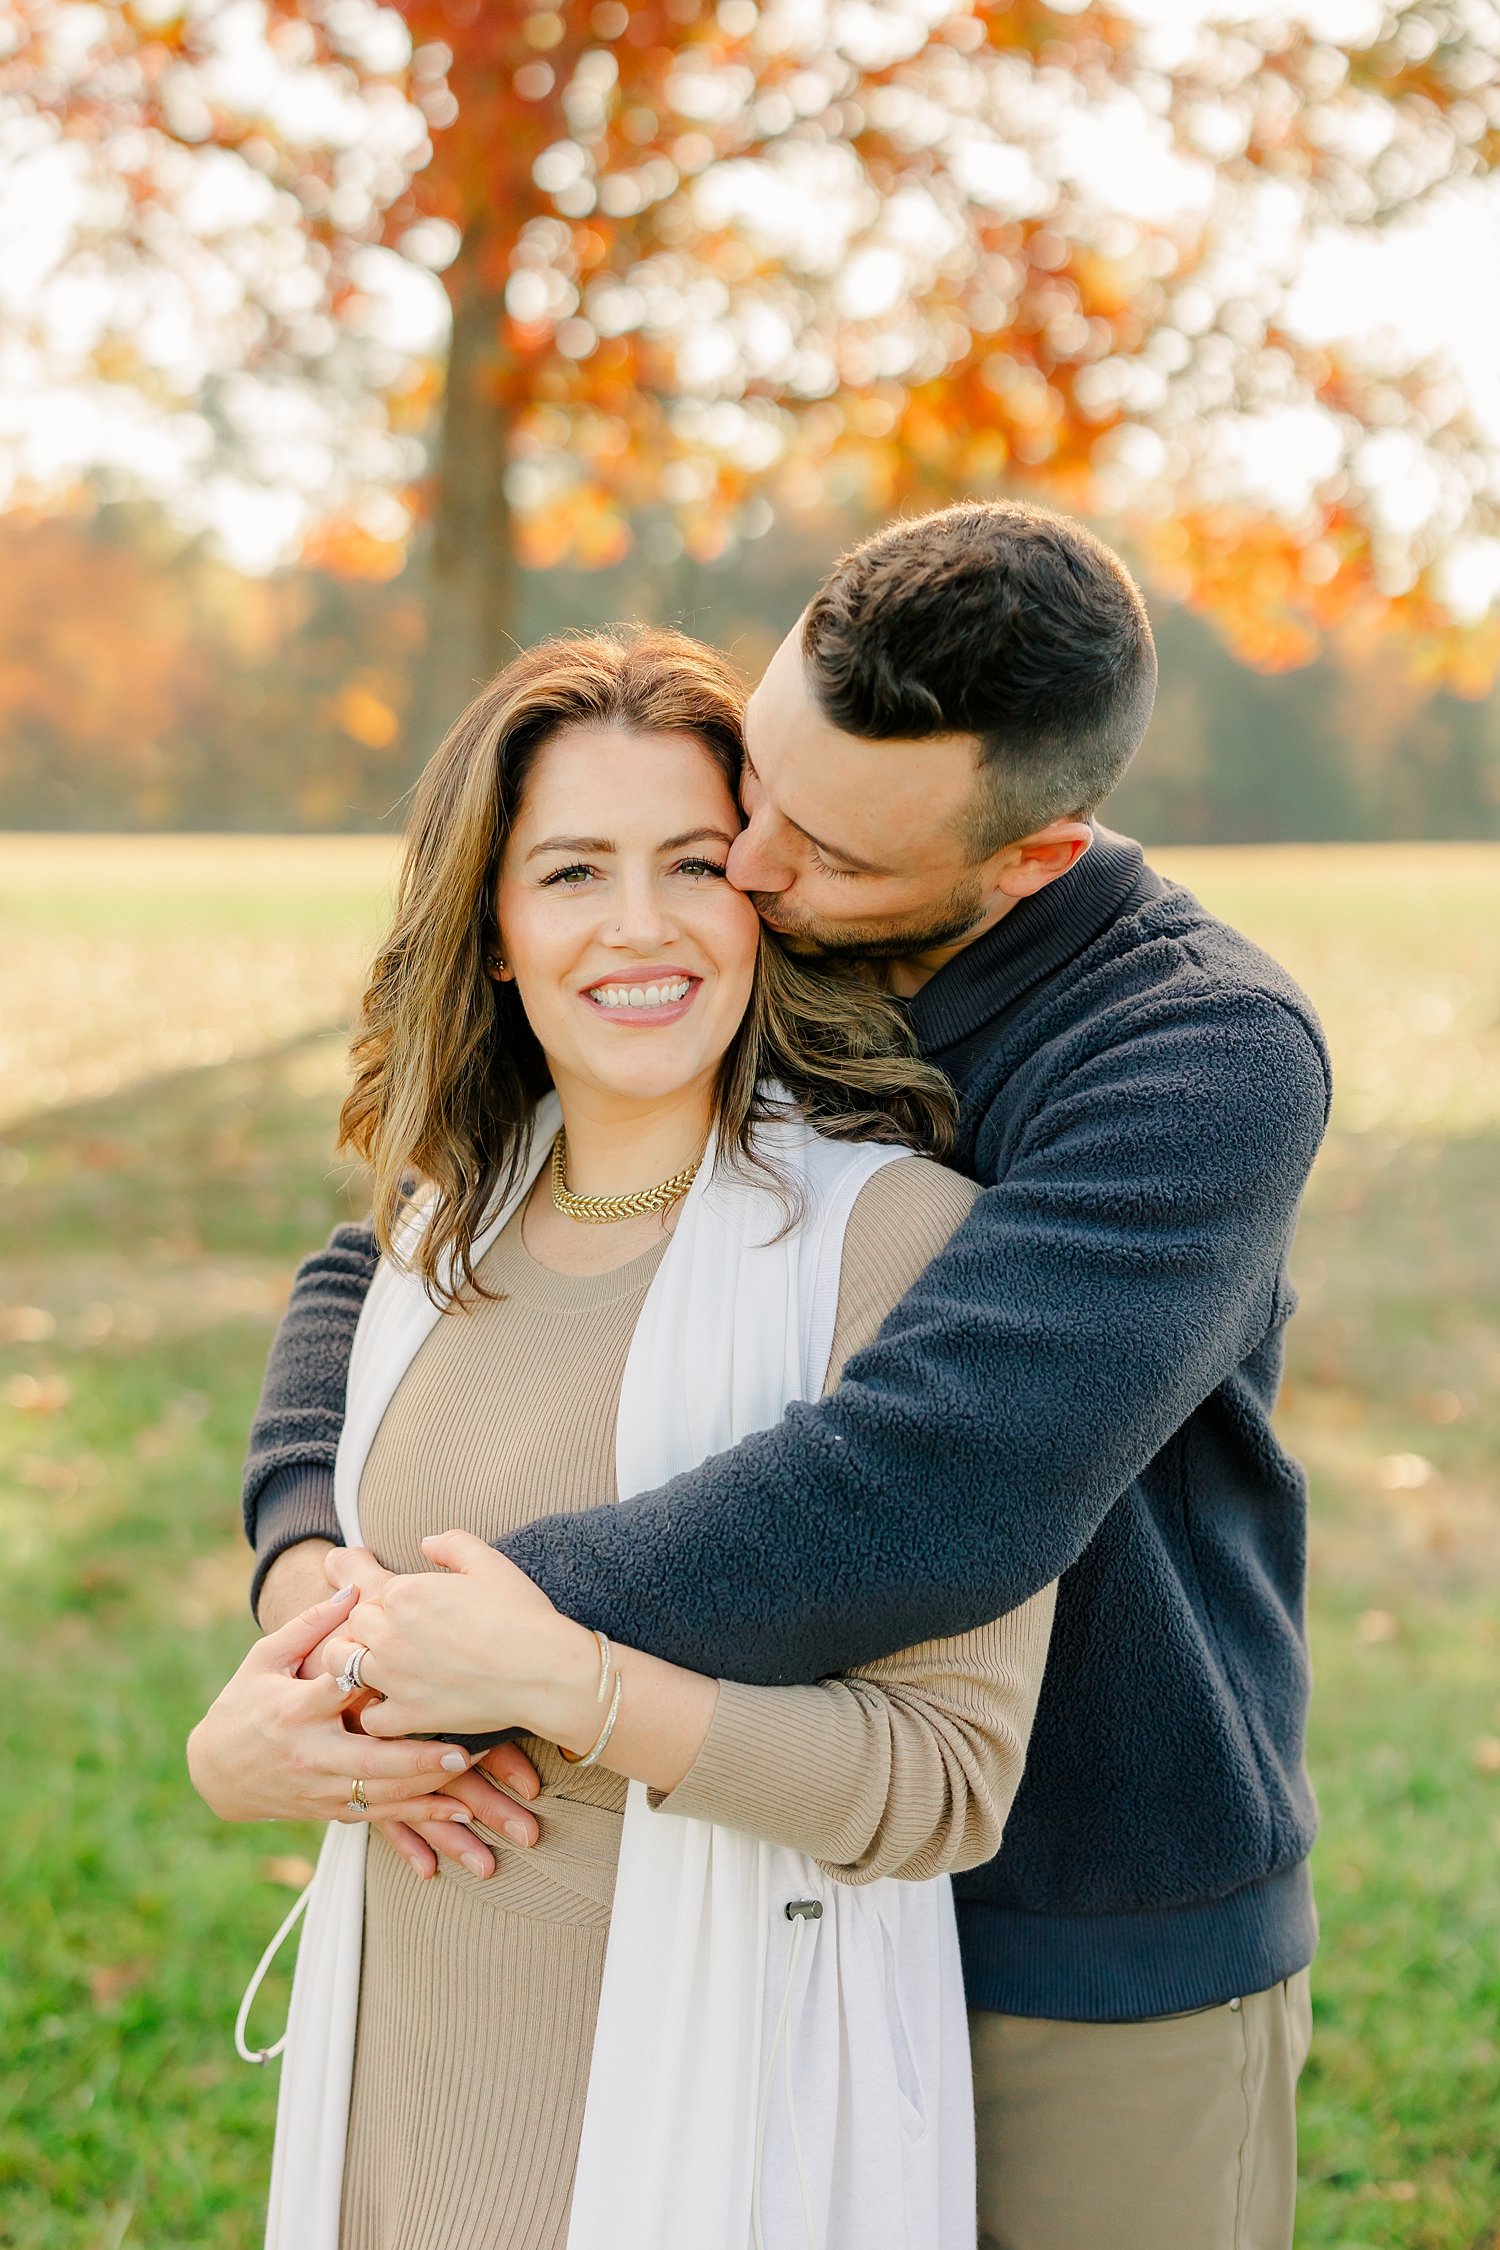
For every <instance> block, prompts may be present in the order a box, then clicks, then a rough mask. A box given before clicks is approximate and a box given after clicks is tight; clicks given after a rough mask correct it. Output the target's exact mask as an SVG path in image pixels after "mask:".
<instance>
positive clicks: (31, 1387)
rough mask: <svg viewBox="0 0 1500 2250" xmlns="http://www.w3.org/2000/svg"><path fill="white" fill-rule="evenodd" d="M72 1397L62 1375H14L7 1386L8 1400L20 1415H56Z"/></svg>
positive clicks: (6, 1394)
mask: <svg viewBox="0 0 1500 2250" xmlns="http://www.w3.org/2000/svg"><path fill="white" fill-rule="evenodd" d="M70 1395H71V1394H70V1393H69V1390H68V1386H67V1384H66V1383H65V1382H64V1381H63V1379H62V1377H61V1376H60V1375H12V1377H11V1379H10V1381H9V1382H8V1383H7V1384H6V1386H5V1396H6V1400H7V1402H8V1403H9V1404H10V1405H11V1406H13V1407H14V1408H15V1409H16V1412H17V1413H18V1414H56V1413H58V1412H59V1411H60V1410H61V1408H63V1407H65V1406H66V1405H67V1403H68V1399H69V1396H70Z"/></svg>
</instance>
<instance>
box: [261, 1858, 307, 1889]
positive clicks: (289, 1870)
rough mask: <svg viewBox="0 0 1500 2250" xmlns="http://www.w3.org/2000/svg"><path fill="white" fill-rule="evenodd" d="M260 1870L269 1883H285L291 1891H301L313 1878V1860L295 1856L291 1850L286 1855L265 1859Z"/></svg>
mask: <svg viewBox="0 0 1500 2250" xmlns="http://www.w3.org/2000/svg"><path fill="white" fill-rule="evenodd" d="M260 1871H261V1873H262V1875H264V1877H265V1879H266V1881H267V1882H268V1883H284V1884H285V1885H286V1888H287V1889H288V1890H289V1891H300V1890H301V1888H302V1886H303V1884H304V1883H310V1882H311V1881H312V1879H313V1863H312V1861H311V1860H310V1859H297V1858H294V1857H293V1855H292V1854H291V1853H290V1852H288V1853H287V1854H286V1855H285V1856H284V1857H278V1858H276V1859H263V1860H262V1861H261V1863H260Z"/></svg>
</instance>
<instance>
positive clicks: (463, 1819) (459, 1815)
mask: <svg viewBox="0 0 1500 2250" xmlns="http://www.w3.org/2000/svg"><path fill="white" fill-rule="evenodd" d="M448 1818H449V1819H450V1820H452V1821H456V1822H457V1824H458V1826H459V1827H460V1828H472V1827H473V1825H474V1815H473V1814H472V1813H466V1812H455V1813H449V1815H448Z"/></svg>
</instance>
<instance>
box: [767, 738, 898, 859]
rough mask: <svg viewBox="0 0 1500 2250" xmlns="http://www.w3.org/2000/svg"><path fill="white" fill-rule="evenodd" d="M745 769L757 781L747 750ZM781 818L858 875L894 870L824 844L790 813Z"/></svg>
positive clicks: (823, 853)
mask: <svg viewBox="0 0 1500 2250" xmlns="http://www.w3.org/2000/svg"><path fill="white" fill-rule="evenodd" d="M745 771H746V772H747V773H748V774H750V775H752V776H753V778H754V779H755V780H756V781H759V779H760V775H759V774H758V773H756V771H755V768H754V766H753V765H752V764H751V763H750V757H749V753H748V752H746V753H745ZM781 818H782V819H783V820H784V821H785V822H786V824H787V826H788V828H795V829H796V831H797V834H798V835H799V836H801V837H803V838H804V839H805V840H806V842H808V843H809V844H811V845H812V848H813V850H814V851H815V852H817V853H819V854H820V856H821V857H822V858H824V859H836V860H838V861H839V863H840V865H841V866H844V867H852V868H853V869H854V871H855V872H856V874H859V875H894V874H895V872H896V870H895V868H894V867H877V866H876V864H875V862H874V861H873V860H872V859H861V858H860V856H859V854H858V852H846V851H845V850H844V848H843V846H842V844H825V843H824V841H823V839H822V837H821V836H815V835H814V834H813V832H812V830H811V829H810V828H804V827H803V825H802V823H801V821H800V820H793V818H792V816H791V814H790V813H783V814H782V815H781Z"/></svg>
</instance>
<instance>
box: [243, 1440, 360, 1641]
mask: <svg viewBox="0 0 1500 2250" xmlns="http://www.w3.org/2000/svg"><path fill="white" fill-rule="evenodd" d="M301 1539H331V1540H332V1541H333V1543H334V1545H335V1546H339V1545H341V1544H342V1540H343V1534H342V1533H341V1532H340V1530H339V1516H338V1509H337V1508H336V1507H335V1506H334V1499H333V1471H332V1469H330V1468H325V1467H324V1465H323V1464H322V1463H321V1462H317V1461H297V1462H292V1463H291V1464H289V1465H288V1467H286V1468H284V1469H278V1470H277V1471H276V1473H275V1475H274V1476H270V1477H268V1478H267V1479H266V1481H265V1483H264V1484H263V1485H262V1486H261V1489H260V1492H259V1495H258V1497H257V1499H256V1503H255V1572H254V1575H253V1577H252V1578H251V1581H250V1608H251V1612H252V1614H253V1615H254V1617H255V1621H256V1623H257V1624H259V1623H260V1614H259V1603H260V1590H261V1587H262V1586H263V1585H264V1584H265V1582H266V1573H267V1571H268V1570H269V1569H270V1567H271V1565H272V1563H273V1562H275V1560H276V1558H277V1556H278V1555H282V1554H285V1552H286V1550H287V1548H288V1547H295V1546H296V1545H297V1543H298V1541H299V1540H301Z"/></svg>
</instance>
